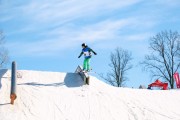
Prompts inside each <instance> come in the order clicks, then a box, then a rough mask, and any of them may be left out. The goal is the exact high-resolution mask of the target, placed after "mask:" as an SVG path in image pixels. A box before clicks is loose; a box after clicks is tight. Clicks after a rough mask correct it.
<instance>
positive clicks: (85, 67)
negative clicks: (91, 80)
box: [78, 43, 97, 72]
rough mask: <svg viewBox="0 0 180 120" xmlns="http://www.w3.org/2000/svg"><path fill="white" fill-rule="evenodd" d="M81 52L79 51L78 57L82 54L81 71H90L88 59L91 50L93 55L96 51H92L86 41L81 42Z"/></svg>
mask: <svg viewBox="0 0 180 120" xmlns="http://www.w3.org/2000/svg"><path fill="white" fill-rule="evenodd" d="M82 48H83V49H82V52H81V53H80V55H79V57H78V58H80V57H81V56H82V55H83V54H84V63H83V71H88V72H89V71H90V59H91V56H92V55H91V52H92V53H94V55H97V53H96V52H94V51H93V50H92V49H91V48H89V47H88V46H87V45H86V43H83V44H82Z"/></svg>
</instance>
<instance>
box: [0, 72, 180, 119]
mask: <svg viewBox="0 0 180 120" xmlns="http://www.w3.org/2000/svg"><path fill="white" fill-rule="evenodd" d="M17 77H18V78H17V90H16V93H17V99H16V100H15V103H14V105H11V104H10V86H11V83H10V80H11V71H10V70H5V69H3V70H0V120H180V91H179V90H177V89H176V90H147V89H132V88H116V87H112V86H110V85H108V84H106V83H104V82H102V81H100V80H98V79H97V78H95V77H93V76H91V77H90V85H84V83H83V81H82V79H81V77H80V76H79V74H77V73H61V72H46V71H29V70H19V71H18V74H17ZM134 82H136V81H135V78H134Z"/></svg>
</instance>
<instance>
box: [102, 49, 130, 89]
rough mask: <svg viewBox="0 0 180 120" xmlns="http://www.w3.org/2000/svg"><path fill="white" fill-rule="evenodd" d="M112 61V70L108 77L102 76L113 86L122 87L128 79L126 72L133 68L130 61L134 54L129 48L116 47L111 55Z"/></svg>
mask: <svg viewBox="0 0 180 120" xmlns="http://www.w3.org/2000/svg"><path fill="white" fill-rule="evenodd" d="M110 60H111V63H110V64H109V66H110V68H111V71H110V72H109V73H107V75H106V77H104V76H103V75H101V77H102V78H103V79H104V80H106V81H107V82H108V83H110V84H111V85H113V86H117V87H122V86H124V83H125V81H127V80H128V79H127V77H126V72H127V71H128V70H129V69H131V68H132V65H131V64H130V61H131V60H132V55H131V53H130V52H128V51H127V50H123V49H121V48H116V49H115V52H114V53H111V56H110Z"/></svg>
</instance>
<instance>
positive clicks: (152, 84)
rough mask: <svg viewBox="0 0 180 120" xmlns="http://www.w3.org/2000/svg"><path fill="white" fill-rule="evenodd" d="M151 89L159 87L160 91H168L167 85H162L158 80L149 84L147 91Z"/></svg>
mask: <svg viewBox="0 0 180 120" xmlns="http://www.w3.org/2000/svg"><path fill="white" fill-rule="evenodd" d="M151 87H161V88H162V90H167V89H168V83H163V82H161V81H160V80H156V81H155V82H154V83H151V84H150V85H148V89H151Z"/></svg>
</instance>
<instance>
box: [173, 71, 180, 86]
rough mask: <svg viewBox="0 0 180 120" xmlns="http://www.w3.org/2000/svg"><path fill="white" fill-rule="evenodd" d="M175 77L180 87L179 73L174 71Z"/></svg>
mask: <svg viewBox="0 0 180 120" xmlns="http://www.w3.org/2000/svg"><path fill="white" fill-rule="evenodd" d="M174 78H175V80H176V86H177V88H180V78H179V73H178V72H176V73H174Z"/></svg>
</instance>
